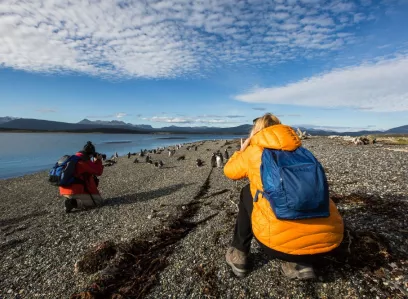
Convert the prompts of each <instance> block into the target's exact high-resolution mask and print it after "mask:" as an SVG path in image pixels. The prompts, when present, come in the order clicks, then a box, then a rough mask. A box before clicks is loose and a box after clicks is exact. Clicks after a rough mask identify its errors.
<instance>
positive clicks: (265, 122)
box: [249, 113, 281, 137]
mask: <svg viewBox="0 0 408 299" xmlns="http://www.w3.org/2000/svg"><path fill="white" fill-rule="evenodd" d="M280 123H281V121H280V120H279V118H277V117H276V116H275V115H273V114H272V113H265V114H264V115H263V116H261V117H259V118H257V119H256V120H255V121H254V126H253V127H252V130H251V134H250V135H249V137H252V136H254V135H255V134H256V133H258V132H259V131H260V130H262V129H265V128H267V127H270V126H273V125H279V124H280Z"/></svg>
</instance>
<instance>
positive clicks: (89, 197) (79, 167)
mask: <svg viewBox="0 0 408 299" xmlns="http://www.w3.org/2000/svg"><path fill="white" fill-rule="evenodd" d="M75 155H76V156H78V157H81V160H79V161H78V162H77V164H76V165H75V172H74V177H75V178H76V179H78V183H73V184H72V185H70V186H60V187H59V191H60V195H61V196H63V197H64V198H65V211H66V212H67V213H69V212H71V210H72V209H74V208H76V209H86V208H90V207H96V206H99V205H101V204H102V203H103V199H102V197H101V195H100V194H99V190H98V186H97V184H98V179H97V178H96V177H97V176H101V175H102V173H103V165H102V155H99V154H98V155H96V151H95V146H94V145H93V144H92V142H90V141H88V142H87V144H85V146H84V148H83V150H82V151H79V152H77V153H76V154H75ZM95 155H96V156H95Z"/></svg>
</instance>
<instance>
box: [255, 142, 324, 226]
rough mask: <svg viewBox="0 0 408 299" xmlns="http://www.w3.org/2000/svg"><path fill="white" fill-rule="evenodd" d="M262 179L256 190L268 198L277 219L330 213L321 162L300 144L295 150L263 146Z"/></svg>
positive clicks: (306, 217) (319, 215)
mask: <svg viewBox="0 0 408 299" xmlns="http://www.w3.org/2000/svg"><path fill="white" fill-rule="evenodd" d="M261 180H262V185H263V189H264V191H263V192H261V191H259V190H258V191H257V192H256V194H255V198H254V201H257V200H258V194H262V196H263V197H264V198H266V199H267V200H268V201H269V204H270V205H271V207H272V210H273V212H274V213H275V216H276V218H278V219H287V220H295V219H308V218H323V217H329V216H330V211H329V187H328V183H327V178H326V175H325V173H324V169H323V167H322V165H321V164H320V163H319V162H318V161H317V159H316V158H315V157H314V156H313V154H312V153H311V152H310V151H308V150H307V149H305V148H303V147H299V148H297V149H296V150H295V151H282V150H273V149H264V150H263V152H262V164H261Z"/></svg>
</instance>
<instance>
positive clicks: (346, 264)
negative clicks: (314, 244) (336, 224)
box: [316, 194, 408, 298]
mask: <svg viewBox="0 0 408 299" xmlns="http://www.w3.org/2000/svg"><path fill="white" fill-rule="evenodd" d="M332 199H333V201H334V202H335V203H336V204H337V205H338V206H339V209H340V210H341V212H342V214H343V218H344V221H345V229H344V239H343V242H342V243H341V245H340V246H339V247H338V248H337V249H335V250H333V251H332V252H331V253H330V254H328V255H326V256H325V257H324V259H322V260H320V263H317V265H316V266H317V267H318V268H320V271H322V272H326V270H328V269H336V272H338V273H340V274H341V275H342V276H344V277H349V276H354V277H356V281H355V283H356V284H357V285H358V286H359V287H358V294H359V295H360V296H368V297H372V296H375V295H381V296H382V297H384V298H387V297H388V298H406V297H407V296H408V292H407V291H406V290H405V289H404V287H405V288H406V287H407V286H404V285H401V282H403V270H402V269H404V267H406V263H407V262H406V261H407V258H408V252H407V251H406V249H405V250H404V248H405V244H404V242H405V240H406V231H405V233H404V229H405V227H404V220H405V215H406V212H407V211H408V203H407V202H406V201H404V200H402V201H398V200H396V199H395V198H383V199H382V198H378V197H375V196H372V195H364V194H350V195H348V196H341V195H334V196H332ZM404 234H405V237H404ZM329 272H330V271H328V273H329ZM328 273H326V274H327V275H328Z"/></svg>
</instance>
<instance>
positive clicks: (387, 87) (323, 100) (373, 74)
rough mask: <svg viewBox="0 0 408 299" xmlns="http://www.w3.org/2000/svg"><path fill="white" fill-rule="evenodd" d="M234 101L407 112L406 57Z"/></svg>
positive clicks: (264, 90)
mask: <svg viewBox="0 0 408 299" xmlns="http://www.w3.org/2000/svg"><path fill="white" fill-rule="evenodd" d="M235 99H236V100H239V101H244V102H249V103H268V104H286V105H300V106H314V107H327V108H335V107H343V108H354V109H360V110H369V111H376V112H392V111H408V55H405V56H398V57H396V58H393V59H380V60H378V61H377V62H375V63H367V64H363V65H360V66H354V67H349V68H343V69H335V70H332V71H331V72H328V73H326V74H321V75H317V76H313V77H310V78H306V79H304V80H302V81H299V82H296V83H292V84H288V85H286V86H282V87H272V88H256V89H254V90H252V91H250V92H248V93H244V94H240V95H237V96H236V97H235Z"/></svg>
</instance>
